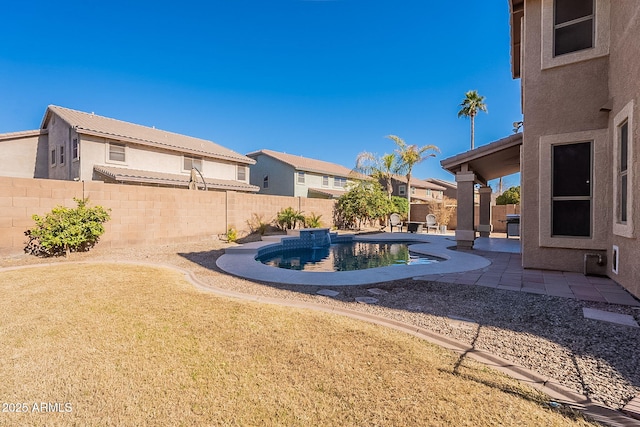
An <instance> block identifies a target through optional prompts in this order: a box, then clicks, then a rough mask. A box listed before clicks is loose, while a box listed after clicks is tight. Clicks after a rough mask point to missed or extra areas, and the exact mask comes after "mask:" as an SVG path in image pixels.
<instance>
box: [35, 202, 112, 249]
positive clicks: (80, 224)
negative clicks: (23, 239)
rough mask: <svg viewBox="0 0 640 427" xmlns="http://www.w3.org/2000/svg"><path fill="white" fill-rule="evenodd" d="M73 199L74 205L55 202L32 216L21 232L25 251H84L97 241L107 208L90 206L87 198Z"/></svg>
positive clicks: (101, 231)
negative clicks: (46, 210) (30, 224)
mask: <svg viewBox="0 0 640 427" xmlns="http://www.w3.org/2000/svg"><path fill="white" fill-rule="evenodd" d="M73 200H74V201H75V202H76V204H77V205H78V206H77V207H76V208H75V209H72V208H67V207H64V206H56V207H55V208H53V209H52V210H51V212H49V213H48V214H46V215H45V216H44V217H40V216H39V215H33V216H32V218H33V220H34V221H35V222H36V226H35V227H33V228H31V229H29V230H27V231H26V232H25V235H27V236H28V237H29V243H28V244H27V246H26V247H25V252H27V253H29V254H32V255H37V256H57V255H62V254H65V255H69V254H70V253H71V252H81V251H87V250H89V249H90V248H92V247H93V246H94V245H95V244H96V243H98V240H99V239H100V236H101V235H102V234H104V225H103V224H104V223H105V222H107V221H108V220H109V219H110V217H109V212H110V211H111V209H106V210H105V209H104V208H103V207H102V206H94V207H92V208H90V207H88V206H87V203H88V201H89V199H88V198H87V199H76V198H75V197H74V199H73Z"/></svg>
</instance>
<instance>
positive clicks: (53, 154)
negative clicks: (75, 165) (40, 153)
mask: <svg viewBox="0 0 640 427" xmlns="http://www.w3.org/2000/svg"><path fill="white" fill-rule="evenodd" d="M49 156H50V159H49V167H54V166H56V165H57V164H58V150H57V149H56V147H53V148H52V149H51V150H49Z"/></svg>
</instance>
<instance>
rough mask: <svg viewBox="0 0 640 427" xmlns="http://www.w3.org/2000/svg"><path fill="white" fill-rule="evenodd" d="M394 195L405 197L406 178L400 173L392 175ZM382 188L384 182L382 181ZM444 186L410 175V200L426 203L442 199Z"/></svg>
mask: <svg viewBox="0 0 640 427" xmlns="http://www.w3.org/2000/svg"><path fill="white" fill-rule="evenodd" d="M391 182H392V185H393V193H392V195H394V196H400V197H407V178H406V177H404V176H400V175H394V176H393V178H392V180H391ZM382 186H383V188H385V184H384V183H382ZM445 190H446V188H445V187H443V186H441V185H437V184H434V183H432V182H429V181H428V180H421V179H417V178H413V177H411V202H412V203H427V202H433V201H436V202H440V201H442V198H443V195H444V191H445Z"/></svg>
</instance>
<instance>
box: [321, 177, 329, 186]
mask: <svg viewBox="0 0 640 427" xmlns="http://www.w3.org/2000/svg"><path fill="white" fill-rule="evenodd" d="M325 178H326V179H327V183H326V184H325V183H324V179H325ZM322 186H323V187H329V176H328V175H322Z"/></svg>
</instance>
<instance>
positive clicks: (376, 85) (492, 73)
mask: <svg viewBox="0 0 640 427" xmlns="http://www.w3.org/2000/svg"><path fill="white" fill-rule="evenodd" d="M508 12H509V8H508V2H507V0H495V1H486V2H485V1H477V0H462V1H458V2H455V3H454V4H452V3H451V2H435V1H427V0H420V1H418V0H400V1H393V2H392V1H381V0H367V1H364V0H306V1H305V0H225V1H222V0H211V1H207V2H205V1H202V2H200V1H192V0H185V1H182V2H166V1H163V0H160V1H153V2H150V1H135V2H133V1H130V0H126V1H124V0H112V1H109V2H86V1H66V0H61V1H59V2H54V3H51V2H43V1H39V0H37V1H30V2H11V3H9V4H8V5H5V6H4V7H3V18H4V19H3V25H2V26H0V133H4V132H14V131H20V130H29V129H36V128H38V127H39V125H40V122H41V120H42V116H43V114H44V111H45V109H46V106H47V105H49V104H55V105H60V106H63V107H67V108H73V109H77V110H81V111H86V112H95V113H96V114H99V115H103V116H107V117H113V118H116V119H120V120H125V121H129V122H133V123H138V124H142V125H147V126H155V127H157V128H160V129H164V130H168V131H172V132H178V133H183V134H187V135H191V136H195V137H199V138H204V139H208V140H212V141H215V142H217V143H218V144H221V145H223V146H226V147H228V148H231V149H233V150H235V151H237V152H239V153H242V154H246V153H249V152H251V151H255V150H259V149H262V148H269V149H272V150H277V151H283V152H287V153H292V154H298V155H302V156H306V157H311V158H317V159H321V160H326V161H330V162H334V163H338V164H342V165H344V166H347V167H353V165H354V163H355V158H356V156H357V154H358V153H359V152H361V151H365V150H366V151H371V152H374V153H377V154H379V155H382V154H385V153H390V152H392V151H393V149H394V145H393V142H392V141H390V140H388V139H386V138H385V135H388V134H396V135H398V136H400V137H402V138H403V139H405V141H406V142H407V143H408V144H418V145H425V144H434V145H436V146H438V147H439V148H440V150H441V153H440V154H439V155H438V156H437V157H436V158H432V159H428V160H427V161H425V162H424V163H422V164H420V165H419V166H417V167H416V168H415V169H414V176H416V177H419V178H427V177H437V178H442V179H448V180H453V176H452V175H451V174H449V173H448V172H445V171H443V170H442V169H441V168H440V163H439V161H440V160H441V159H443V158H446V157H450V156H453V155H455V154H458V153H460V152H463V151H465V150H467V149H468V148H469V120H468V119H464V118H460V119H459V118H458V117H457V112H458V110H459V104H460V102H461V101H462V99H463V98H464V93H465V92H466V91H467V90H470V89H476V90H478V92H479V93H480V94H481V95H483V96H485V98H486V99H485V102H486V104H487V106H488V110H489V113H488V114H484V113H480V115H479V116H478V118H477V119H476V146H478V145H483V144H486V143H488V142H491V141H494V140H496V139H499V138H502V137H504V136H508V135H509V134H511V132H512V131H511V129H512V123H513V122H514V121H516V120H520V119H521V113H520V82H519V80H513V79H512V78H511V74H510V60H509V55H510V53H509V13H508ZM511 181H512V182H511ZM507 183H508V184H509V185H517V184H518V182H517V178H514V177H511V178H510V181H509V180H507Z"/></svg>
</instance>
